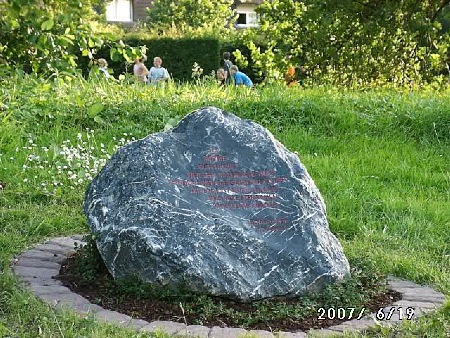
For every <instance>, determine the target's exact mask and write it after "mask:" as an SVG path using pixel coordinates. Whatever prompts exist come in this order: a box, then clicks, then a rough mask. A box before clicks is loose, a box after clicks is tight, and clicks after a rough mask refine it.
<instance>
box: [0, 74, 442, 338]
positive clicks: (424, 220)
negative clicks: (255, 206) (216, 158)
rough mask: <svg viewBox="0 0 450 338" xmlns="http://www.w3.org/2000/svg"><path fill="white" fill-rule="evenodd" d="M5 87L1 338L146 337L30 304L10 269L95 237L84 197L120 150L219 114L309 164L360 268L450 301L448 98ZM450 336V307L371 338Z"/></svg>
mask: <svg viewBox="0 0 450 338" xmlns="http://www.w3.org/2000/svg"><path fill="white" fill-rule="evenodd" d="M0 82H1V83H0V100H1V101H0V120H1V124H0V183H1V184H2V186H4V188H3V190H0V337H8V336H18V337H37V336H42V337H81V336H86V337H143V336H145V335H143V334H134V333H131V332H130V331H126V330H123V329H115V328H111V327H110V326H108V325H104V324H99V323H97V322H95V321H94V320H93V319H92V318H89V317H88V318H80V317H79V316H77V315H75V314H73V313H69V312H54V311H52V310H51V309H49V308H48V307H47V306H46V305H43V304H41V303H40V302H39V301H37V300H36V299H35V298H34V297H33V296H32V295H31V294H29V293H28V292H26V291H24V289H23V288H22V287H21V286H20V285H19V284H18V282H17V280H16V279H15V278H14V276H13V275H12V274H11V271H10V267H9V264H10V261H11V260H12V259H13V257H14V255H16V254H18V253H20V252H21V251H23V250H25V249H26V248H27V247H29V246H31V245H33V244H35V243H38V242H40V241H42V240H44V239H45V238H48V237H53V236H61V235H68V234H74V233H81V232H86V231H87V226H86V222H85V219H84V216H83V214H82V211H81V203H82V199H83V194H84V189H85V187H86V184H87V182H88V181H89V180H90V178H91V177H92V176H93V175H94V174H95V172H96V171H98V169H99V167H101V165H102V164H103V163H104V161H106V160H107V159H108V157H109V156H110V155H111V153H112V152H114V151H115V149H117V147H119V146H120V145H122V144H124V143H126V142H129V141H131V140H132V139H133V138H141V137H144V136H146V135H147V134H149V133H152V132H157V131H161V130H163V129H164V128H165V127H166V128H167V127H169V126H170V125H171V124H174V123H175V122H176V121H177V120H179V119H181V118H182V117H183V116H184V115H186V114H187V113H189V112H191V111H192V110H194V109H197V108H200V107H202V106H208V105H213V106H217V107H220V108H222V109H225V110H227V111H230V112H233V113H235V114H236V115H238V116H240V117H243V118H249V119H252V120H255V121H257V122H259V123H261V124H262V125H264V126H265V127H267V128H269V129H270V130H271V131H272V132H273V133H274V134H275V136H276V137H277V138H278V139H279V140H280V141H281V142H282V143H283V144H285V145H286V147H287V148H289V149H290V150H292V151H296V152H298V154H299V156H300V158H301V160H302V162H303V163H304V164H305V165H306V167H307V168H308V171H309V172H310V174H311V176H312V177H313V179H314V180H315V182H316V184H317V186H318V187H319V189H320V191H321V193H322V195H323V197H324V199H325V202H326V205H327V211H328V219H329V222H330V227H331V229H332V231H333V232H334V233H335V234H336V235H337V236H338V237H339V239H340V240H341V242H342V244H343V246H344V249H345V253H346V255H347V256H348V257H351V258H352V259H358V258H361V259H364V260H369V261H371V262H373V263H374V264H376V265H377V266H378V267H379V268H380V269H382V270H383V271H384V272H386V273H390V274H394V275H397V276H400V277H404V278H408V279H411V280H413V281H416V282H418V283H426V284H430V285H432V286H433V287H435V288H437V289H439V290H440V291H442V292H444V293H445V294H446V295H450V231H449V229H450V114H449V112H450V99H449V98H448V92H447V93H445V92H423V93H418V92H393V91H370V92H356V91H346V90H338V89H333V88H310V89H304V90H302V89H296V88H292V89H286V88H284V87H280V86H268V87H265V88H258V89H256V90H253V91H252V90H245V89H240V90H235V89H234V88H226V89H221V88H218V87H217V86H215V85H214V84H211V83H199V84H196V85H177V84H170V85H169V86H167V87H166V88H165V89H163V90H158V89H155V88H153V87H144V86H140V85H138V84H134V83H132V82H131V81H129V80H128V79H126V80H125V81H123V82H120V83H114V82H105V81H98V80H91V81H85V80H83V79H81V78H71V79H64V80H63V79H53V78H50V79H37V78H31V77H28V76H24V75H21V76H16V77H12V78H3V79H2V80H0ZM429 332H432V335H428V334H429ZM448 332H450V305H449V304H447V306H446V307H445V308H443V309H442V310H440V311H438V312H437V313H435V314H433V315H431V316H429V317H426V318H424V319H422V320H420V321H419V322H418V323H409V324H405V325H403V326H402V327H401V328H400V329H399V330H393V329H391V330H385V329H383V330H379V331H378V332H376V333H372V334H368V335H367V336H370V337H394V336H395V337H411V336H418V337H420V336H427V335H428V337H446V334H448ZM430 334H431V333H430ZM159 336H160V337H163V336H164V335H162V334H161V335H159ZM447 337H448V336H447Z"/></svg>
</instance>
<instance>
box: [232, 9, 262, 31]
mask: <svg viewBox="0 0 450 338" xmlns="http://www.w3.org/2000/svg"><path fill="white" fill-rule="evenodd" d="M236 26H237V27H238V28H245V27H256V26H258V14H256V13H255V12H241V13H239V12H238V18H237V21H236Z"/></svg>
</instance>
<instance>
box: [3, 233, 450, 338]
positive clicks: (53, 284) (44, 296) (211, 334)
mask: <svg viewBox="0 0 450 338" xmlns="http://www.w3.org/2000/svg"><path fill="white" fill-rule="evenodd" d="M75 242H77V243H79V244H83V243H84V242H83V236H82V235H74V236H70V237H56V238H52V239H50V240H48V241H46V242H45V243H42V244H38V245H36V246H34V247H33V248H31V249H30V250H28V251H26V252H24V253H22V254H20V255H19V256H18V257H17V258H16V259H14V262H13V264H12V269H13V271H14V273H15V275H16V276H17V277H19V279H20V280H21V281H22V282H24V283H25V284H26V286H27V288H28V289H29V290H30V291H32V292H33V293H34V294H35V295H36V296H37V297H38V298H39V299H41V300H42V301H44V302H46V303H47V304H49V305H50V306H52V307H53V308H55V309H58V308H68V309H70V310H73V311H75V312H77V313H80V314H85V315H87V314H91V315H93V316H94V317H95V318H97V319H100V320H102V321H105V322H108V323H111V324H116V325H119V326H123V327H127V328H133V329H135V330H137V331H139V332H149V333H153V332H155V331H156V330H163V331H164V332H165V333H167V334H169V335H180V336H187V337H200V338H238V337H241V336H242V335H243V334H245V333H251V334H253V335H254V336H256V337H260V338H275V337H279V338H306V336H307V333H306V332H301V331H300V332H295V333H293V332H282V331H280V332H277V333H276V334H273V333H272V332H269V331H264V330H249V331H247V330H244V329H240V328H221V327H218V326H214V327H212V328H209V327H206V326H202V325H185V324H183V323H176V322H171V321H154V322H151V323H149V322H147V321H145V320H142V319H133V318H131V317H130V316H127V315H124V314H122V313H119V312H115V311H110V310H105V309H103V308H102V307H100V306H98V305H95V304H92V303H90V302H89V301H88V300H87V299H86V298H84V297H82V296H80V295H78V294H76V293H73V292H72V291H71V290H70V289H69V288H67V287H65V286H63V284H62V283H61V282H60V281H59V280H57V279H54V278H53V277H54V276H57V275H58V274H59V270H60V268H61V264H62V262H63V261H64V259H65V258H66V256H67V255H68V253H70V252H71V251H73V250H74V248H75ZM387 285H388V287H389V288H390V289H392V290H395V291H398V292H400V293H401V294H402V299H401V300H400V301H398V302H395V303H393V304H391V305H390V306H387V307H385V308H384V309H383V314H382V313H379V316H378V318H380V315H381V317H384V316H386V317H385V318H386V319H387V318H388V317H387V316H389V320H384V321H383V320H377V316H376V313H371V314H369V315H367V316H365V317H363V318H362V319H360V320H357V319H353V320H350V321H347V322H343V323H341V324H339V325H335V326H331V327H329V328H327V329H320V330H317V329H313V330H310V331H308V335H309V334H310V333H311V334H313V336H316V337H327V336H331V335H340V334H342V333H343V332H347V331H358V332H364V331H366V330H367V329H369V328H372V327H375V326H377V325H382V326H390V325H396V324H399V323H400V322H401V321H402V320H406V319H407V318H406V317H403V318H402V316H401V315H400V313H401V312H400V311H396V310H399V309H400V307H401V308H402V309H405V308H407V307H413V308H414V314H413V318H410V319H417V318H419V317H420V316H422V315H423V314H425V313H428V312H430V311H433V310H435V309H437V308H438V307H440V306H441V305H442V304H443V303H444V301H445V296H444V295H443V294H442V293H440V292H437V291H435V290H434V289H432V288H430V287H428V286H422V285H418V284H416V283H413V282H410V281H407V280H402V279H399V278H395V277H389V278H388V280H387ZM393 309H394V310H393ZM389 311H391V314H390V315H389ZM394 311H395V312H394ZM393 313H394V315H393Z"/></svg>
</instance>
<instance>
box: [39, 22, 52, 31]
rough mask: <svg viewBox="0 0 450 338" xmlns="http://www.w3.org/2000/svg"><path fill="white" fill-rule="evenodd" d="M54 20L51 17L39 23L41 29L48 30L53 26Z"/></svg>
mask: <svg viewBox="0 0 450 338" xmlns="http://www.w3.org/2000/svg"><path fill="white" fill-rule="evenodd" d="M54 24H55V22H54V21H53V20H52V19H49V20H46V21H44V22H43V23H42V24H41V30H43V31H49V30H50V29H52V28H53V25H54Z"/></svg>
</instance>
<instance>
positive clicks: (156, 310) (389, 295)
mask: <svg viewBox="0 0 450 338" xmlns="http://www.w3.org/2000/svg"><path fill="white" fill-rule="evenodd" d="M73 260H74V257H69V258H68V259H66V260H65V262H64V263H63V264H62V266H61V270H60V274H59V276H57V277H56V278H57V279H59V280H60V281H61V282H62V283H63V284H64V285H65V286H66V287H68V288H69V289H70V290H72V291H73V292H75V293H77V294H79V295H81V296H83V297H85V298H86V299H88V300H89V301H90V302H91V303H94V304H97V305H100V306H101V307H103V308H105V309H109V310H113V311H117V312H120V313H123V314H126V315H129V316H131V317H133V318H137V319H144V320H146V321H148V322H152V321H156V320H168V321H174V322H181V323H184V322H185V320H186V322H187V323H188V324H189V325H193V324H201V325H204V326H208V327H212V326H220V327H233V326H236V325H235V324H234V323H233V322H232V319H230V318H229V317H228V316H227V315H226V314H224V315H219V316H214V317H213V318H212V319H211V318H209V319H206V320H205V318H199V316H198V315H195V314H185V315H183V309H182V308H181V307H180V304H179V302H169V301H164V300H157V299H149V298H133V297H130V296H129V295H121V296H114V295H112V294H111V292H110V285H111V283H112V282H113V279H112V277H111V276H110V275H109V274H108V272H107V271H106V269H105V270H104V271H102V272H101V273H100V275H99V276H98V277H97V278H96V279H95V280H94V281H83V280H82V279H81V278H79V277H78V276H76V275H74V274H73V272H72V269H73ZM400 299H401V294H400V293H398V292H395V291H392V290H387V291H386V292H383V293H380V294H378V295H376V296H375V297H373V298H372V299H371V300H370V301H369V302H367V303H366V304H364V307H365V308H366V311H365V313H366V314H368V313H370V312H376V311H377V310H378V309H379V308H382V307H385V306H388V305H390V304H392V303H393V302H395V301H397V300H400ZM221 302H222V303H223V304H224V305H225V306H229V307H232V308H233V309H235V310H239V311H244V312H245V313H248V312H251V311H253V310H254V308H252V307H251V305H249V304H245V303H239V302H233V301H230V300H226V299H221ZM335 310H337V309H335ZM355 317H356V315H355V316H354V317H353V318H355ZM344 321H345V320H339V319H329V318H328V319H319V314H314V315H313V316H310V317H307V318H303V319H302V320H294V319H292V318H279V319H276V320H270V321H261V322H258V323H255V324H252V325H249V326H246V327H245V328H246V329H254V330H268V331H291V332H295V331H307V330H309V329H318V328H327V327H329V326H332V325H337V324H339V323H342V322H344Z"/></svg>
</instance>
